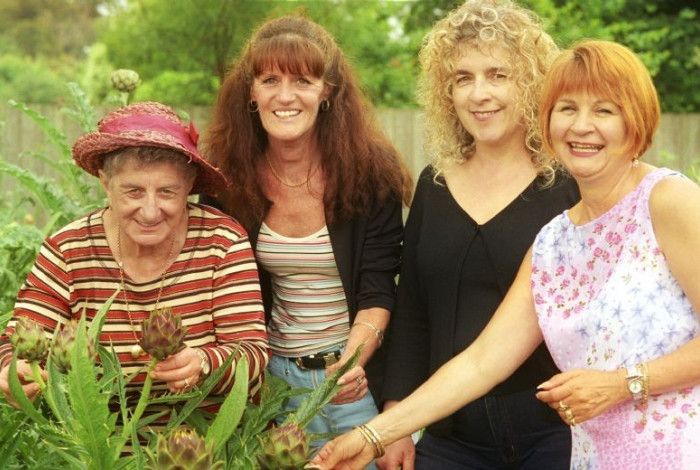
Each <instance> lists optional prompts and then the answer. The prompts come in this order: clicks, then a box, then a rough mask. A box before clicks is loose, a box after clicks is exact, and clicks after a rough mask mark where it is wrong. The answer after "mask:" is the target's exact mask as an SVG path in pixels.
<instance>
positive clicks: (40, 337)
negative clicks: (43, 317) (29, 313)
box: [10, 318, 49, 362]
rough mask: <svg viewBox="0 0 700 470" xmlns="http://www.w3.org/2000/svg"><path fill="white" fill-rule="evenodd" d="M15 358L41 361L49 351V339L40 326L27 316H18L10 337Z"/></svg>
mask: <svg viewBox="0 0 700 470" xmlns="http://www.w3.org/2000/svg"><path fill="white" fill-rule="evenodd" d="M10 341H11V342H12V345H13V346H14V349H15V356H16V357H17V359H24V360H25V361H29V362H41V361H43V360H44V359H46V356H47V354H48V352H49V339H48V338H47V337H46V333H45V332H44V330H43V328H41V326H40V325H39V324H38V323H36V322H34V321H33V320H30V319H29V318H19V319H17V323H16V325H15V332H14V333H13V334H12V337H11V338H10Z"/></svg>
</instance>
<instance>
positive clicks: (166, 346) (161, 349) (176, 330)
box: [139, 307, 187, 361]
mask: <svg viewBox="0 0 700 470" xmlns="http://www.w3.org/2000/svg"><path fill="white" fill-rule="evenodd" d="M186 332H187V330H186V328H185V327H183V326H182V319H181V318H180V317H179V316H177V315H175V314H174V313H173V310H172V309H171V308H169V307H166V308H161V309H157V310H153V311H152V312H151V315H150V316H149V317H148V318H146V319H145V320H144V321H143V323H142V324H141V339H140V340H139V345H141V347H142V348H143V350H144V351H146V352H147V353H148V354H150V355H151V357H153V358H155V359H156V360H157V361H162V360H163V359H165V358H166V357H168V356H170V355H171V354H175V353H177V352H179V351H181V350H182V349H184V348H185V343H184V341H183V338H184V337H185V333H186Z"/></svg>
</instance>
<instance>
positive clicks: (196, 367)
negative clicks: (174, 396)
mask: <svg viewBox="0 0 700 470" xmlns="http://www.w3.org/2000/svg"><path fill="white" fill-rule="evenodd" d="M201 374H202V360H201V358H200V357H199V355H198V354H197V352H196V351H195V350H194V348H190V347H187V348H185V349H183V350H182V351H180V352H179V353H177V354H173V355H172V356H168V357H167V358H166V359H165V360H163V361H160V362H159V363H158V364H157V365H156V367H155V369H153V372H152V373H151V376H152V377H153V379H155V380H162V381H164V382H166V383H167V385H168V390H169V391H170V392H172V393H178V392H182V391H185V390H187V389H189V388H192V387H193V386H195V385H197V383H198V382H199V378H200V376H201Z"/></svg>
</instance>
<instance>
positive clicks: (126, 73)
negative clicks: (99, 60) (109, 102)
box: [110, 69, 141, 93]
mask: <svg viewBox="0 0 700 470" xmlns="http://www.w3.org/2000/svg"><path fill="white" fill-rule="evenodd" d="M110 80H111V81H112V86H113V87H114V89H115V90H117V91H121V92H122V93H131V92H132V91H134V90H135V89H136V87H138V86H139V83H141V79H140V78H139V74H138V73H136V72H135V71H133V70H129V69H118V70H115V71H114V72H112V75H111V76H110Z"/></svg>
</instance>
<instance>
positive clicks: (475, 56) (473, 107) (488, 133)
mask: <svg viewBox="0 0 700 470" xmlns="http://www.w3.org/2000/svg"><path fill="white" fill-rule="evenodd" d="M459 51H460V53H461V55H460V56H459V58H458V59H457V62H456V63H455V70H454V76H453V78H452V104H453V105H454V108H455V111H456V113H457V116H458V117H459V120H460V122H461V123H462V126H464V128H465V129H466V130H467V132H469V134H471V135H472V136H473V137H474V142H475V144H476V146H477V149H478V148H479V147H480V146H491V147H493V146H501V145H509V144H510V143H512V142H513V141H515V140H516V139H517V140H519V141H520V142H522V143H523V145H524V142H525V131H524V129H523V127H522V126H521V121H522V116H521V113H520V112H519V111H518V110H517V109H516V108H517V107H516V103H515V96H516V92H517V90H516V87H515V84H514V83H513V81H512V79H511V75H512V70H511V68H510V66H509V64H508V56H507V53H506V51H505V50H503V49H502V48H499V47H493V48H490V49H489V50H488V51H480V50H479V49H478V48H477V47H476V46H470V45H467V44H465V45H462V46H461V47H460V48H459Z"/></svg>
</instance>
